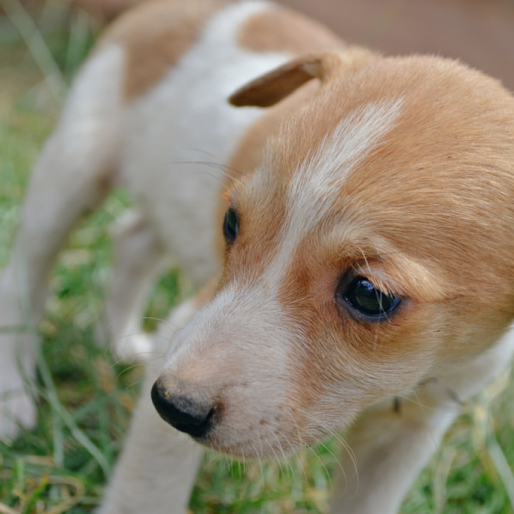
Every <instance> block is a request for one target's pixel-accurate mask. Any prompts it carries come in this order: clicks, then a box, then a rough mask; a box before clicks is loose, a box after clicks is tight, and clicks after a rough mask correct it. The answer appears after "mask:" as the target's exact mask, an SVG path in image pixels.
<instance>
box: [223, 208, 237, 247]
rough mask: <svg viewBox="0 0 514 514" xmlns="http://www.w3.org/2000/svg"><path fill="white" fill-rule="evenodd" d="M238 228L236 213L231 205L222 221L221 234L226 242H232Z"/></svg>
mask: <svg viewBox="0 0 514 514" xmlns="http://www.w3.org/2000/svg"><path fill="white" fill-rule="evenodd" d="M238 230H239V219H238V217H237V213H236V211H235V210H234V209H232V207H230V208H229V209H228V210H227V212H226V214H225V220H224V221H223V234H224V236H225V239H226V241H227V243H228V244H232V243H233V242H234V241H235V240H236V237H237V232H238Z"/></svg>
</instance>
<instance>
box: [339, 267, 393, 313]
mask: <svg viewBox="0 0 514 514" xmlns="http://www.w3.org/2000/svg"><path fill="white" fill-rule="evenodd" d="M336 300H337V301H338V302H345V303H346V304H347V305H348V306H350V308H351V309H352V310H353V311H354V312H357V313H358V314H359V316H360V317H361V318H362V319H364V320H366V321H382V320H385V319H387V318H388V317H389V316H390V315H391V313H392V312H393V311H394V310H395V309H396V307H398V305H400V302H401V299H400V297H398V296H396V295H394V294H387V293H385V292H383V291H381V290H380V289H377V288H376V287H375V286H374V285H373V283H372V282H371V281H370V280H368V279H367V278H366V277H363V276H357V277H355V278H354V279H353V280H352V281H351V282H350V283H347V284H345V283H344V282H343V283H342V284H340V285H339V287H338V289H337V291H336Z"/></svg>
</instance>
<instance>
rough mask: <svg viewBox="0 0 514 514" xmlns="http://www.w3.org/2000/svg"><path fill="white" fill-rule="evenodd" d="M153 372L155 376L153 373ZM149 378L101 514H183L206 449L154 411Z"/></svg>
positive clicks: (153, 378)
mask: <svg viewBox="0 0 514 514" xmlns="http://www.w3.org/2000/svg"><path fill="white" fill-rule="evenodd" d="M150 371H154V370H150ZM157 375H158V374H155V373H152V372H150V373H147V378H146V380H145V384H144V387H143V393H142V396H141V398H140V400H139V404H138V406H137V408H136V411H135V413H134V418H133V420H132V426H131V429H130V433H129V435H128V437H127V440H126V442H125V446H124V449H123V453H122V455H121V457H120V459H119V461H118V463H117V465H116V469H115V472H114V476H113V478H112V480H111V483H110V485H109V487H108V489H107V491H106V493H105V499H104V501H103V504H102V507H101V508H100V510H99V514H142V513H151V514H184V513H185V512H186V509H187V505H188V502H189V496H190V494H191V489H192V487H193V485H194V480H195V477H196V473H197V471H198V467H199V465H200V460H201V456H202V449H201V447H200V446H199V445H197V444H195V443H194V442H193V441H192V439H191V438H190V437H189V436H186V435H185V434H181V433H180V432H178V431H176V430H174V429H173V428H171V427H170V426H169V425H168V424H166V423H165V422H164V421H163V420H162V419H161V418H160V417H159V415H158V414H157V412H156V411H155V409H154V407H153V405H152V402H151V400H150V388H151V386H152V384H153V382H154V381H155V379H156V378H157Z"/></svg>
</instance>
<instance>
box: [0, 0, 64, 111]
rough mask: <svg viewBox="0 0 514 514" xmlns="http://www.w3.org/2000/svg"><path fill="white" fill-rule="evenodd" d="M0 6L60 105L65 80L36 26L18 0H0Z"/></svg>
mask: <svg viewBox="0 0 514 514" xmlns="http://www.w3.org/2000/svg"><path fill="white" fill-rule="evenodd" d="M0 6H1V7H2V8H3V10H4V11H5V12H6V14H7V17H8V18H9V20H10V22H11V23H12V24H13V25H14V26H15V27H16V29H17V30H18V32H19V33H20V35H21V37H22V38H23V39H24V41H25V44H26V45H27V47H28V49H29V51H30V54H31V55H32V57H33V59H34V61H35V62H36V64H37V65H38V67H39V69H40V70H41V72H42V73H43V75H44V77H45V81H46V83H47V84H48V87H49V89H50V91H51V93H52V95H53V97H54V98H55V100H56V102H57V104H58V105H60V104H61V103H62V101H63V98H64V95H65V93H66V90H67V86H66V82H65V81H64V78H63V76H62V74H61V71H60V70H59V66H57V63H56V62H55V59H54V58H53V56H52V53H51V52H50V50H49V49H48V46H47V44H46V42H45V40H44V39H43V37H42V36H41V33H40V32H39V30H38V27H37V26H36V24H35V23H34V21H33V20H32V18H31V17H30V15H29V14H28V12H27V11H26V10H25V8H24V7H23V6H22V5H21V3H20V2H19V1H18V0H0Z"/></svg>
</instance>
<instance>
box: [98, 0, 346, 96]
mask: <svg viewBox="0 0 514 514" xmlns="http://www.w3.org/2000/svg"><path fill="white" fill-rule="evenodd" d="M212 24H214V25H219V27H218V32H219V33H223V32H226V30H227V28H230V29H231V33H232V34H233V39H232V40H231V43H232V44H233V45H234V46H237V47H239V48H240V49H241V50H243V51H248V52H250V53H284V54H287V55H290V56H291V57H294V56H297V55H300V54H303V53H308V52H315V51H318V50H320V49H322V48H331V47H336V46H341V45H342V44H343V43H342V41H341V40H340V39H339V38H338V37H337V36H335V35H334V34H333V33H332V32H331V31H330V30H328V29H326V28H325V27H323V26H322V25H321V24H319V23H316V22H314V21H311V20H309V19H308V18H306V17H304V16H302V15H299V14H297V13H295V12H293V11H291V10H289V9H287V8H284V7H281V6H277V5H275V4H273V3H271V2H267V1H262V0H250V1H244V2H233V1H230V0H189V1H188V2H181V1H178V0H154V1H151V2H146V3H143V4H141V5H139V6H137V7H135V8H134V9H131V10H129V11H127V12H126V13H125V14H123V15H122V16H121V17H120V18H119V19H117V20H116V21H115V22H114V23H113V24H112V25H111V26H110V27H109V28H108V29H107V30H106V32H105V34H104V36H103V37H102V39H101V41H100V45H99V49H100V50H101V48H102V47H103V46H105V45H107V44H110V43H114V44H117V45H120V46H121V47H122V48H123V49H124V52H125V55H126V57H125V62H126V66H125V77H124V90H123V97H124V100H125V101H131V100H133V99H135V98H137V97H140V96H142V95H144V94H145V93H146V92H147V91H148V90H149V89H151V88H152V87H153V86H154V85H155V84H157V83H158V82H159V80H160V79H162V77H163V76H164V75H165V73H166V72H167V71H168V70H169V69H171V68H172V67H173V66H174V65H176V64H177V63H178V62H179V60H180V59H181V58H182V57H184V56H185V55H186V54H187V53H188V52H189V51H190V49H191V48H192V47H193V46H194V45H195V43H196V42H197V41H199V40H200V39H201V38H202V36H203V35H204V33H205V32H206V31H207V30H209V29H211V28H212V29H213V31H214V32H216V27H211V25H212ZM217 50H218V51H219V49H217V48H213V50H212V51H213V52H216V51H217Z"/></svg>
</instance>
